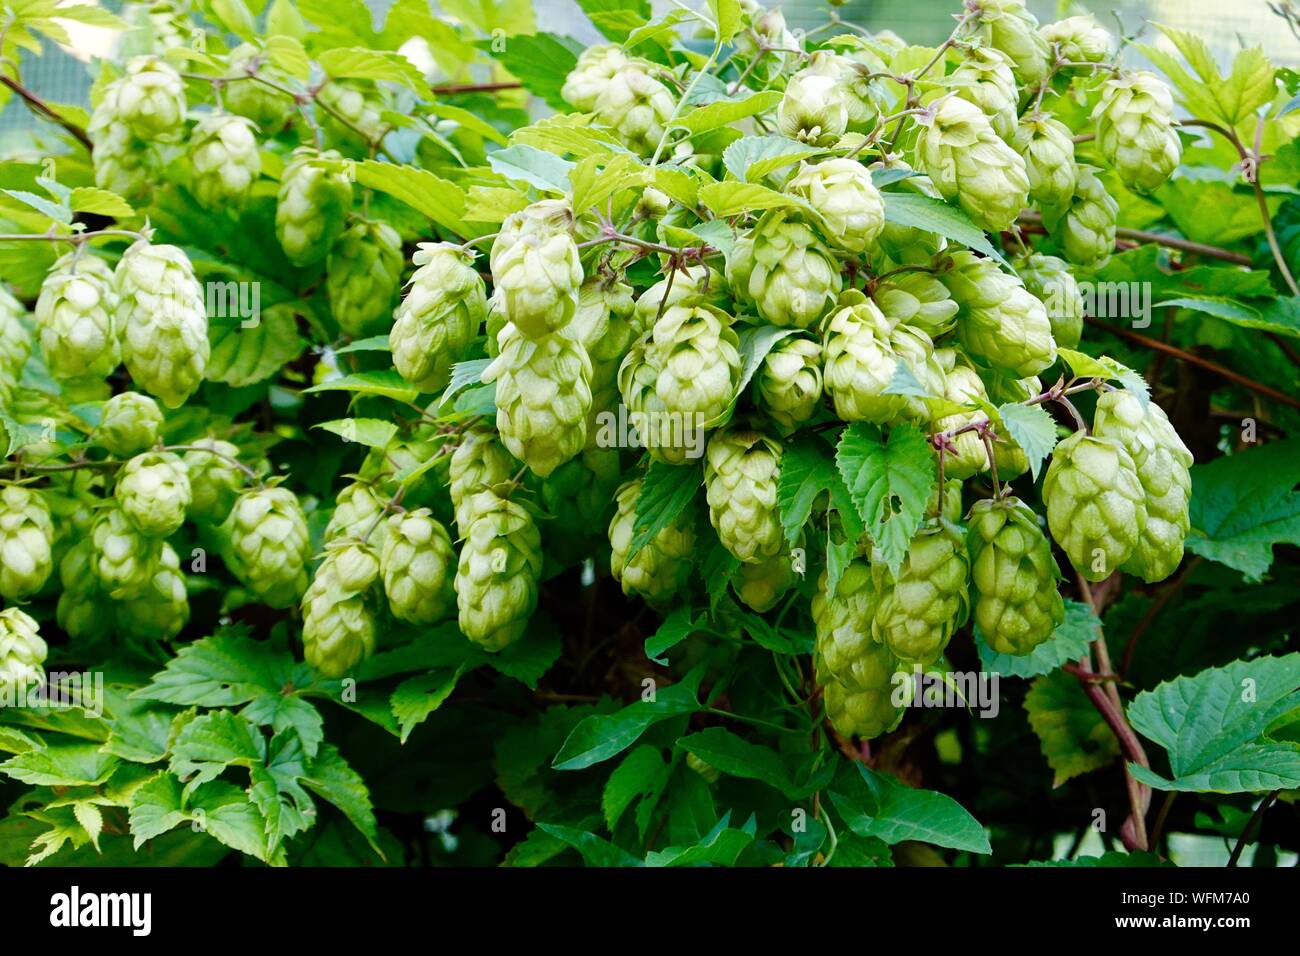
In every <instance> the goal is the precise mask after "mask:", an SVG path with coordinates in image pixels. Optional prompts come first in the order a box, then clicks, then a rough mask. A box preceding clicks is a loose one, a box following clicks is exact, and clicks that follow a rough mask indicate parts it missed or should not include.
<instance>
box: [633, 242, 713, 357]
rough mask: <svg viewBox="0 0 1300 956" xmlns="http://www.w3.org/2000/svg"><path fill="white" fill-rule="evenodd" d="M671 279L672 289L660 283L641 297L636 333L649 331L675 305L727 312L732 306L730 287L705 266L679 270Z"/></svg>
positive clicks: (637, 302)
mask: <svg viewBox="0 0 1300 956" xmlns="http://www.w3.org/2000/svg"><path fill="white" fill-rule="evenodd" d="M671 278H672V283H671V285H670V284H669V281H668V279H660V280H659V281H658V282H656V283H655V284H654V285H652V286H651V287H650V288H648V289H646V290H645V291H644V292H642V293H641V296H640V298H638V299H637V300H636V305H635V312H634V313H633V320H632V327H633V328H634V329H636V328H640V329H648V328H649V327H650V326H652V325H654V323H655V319H657V318H658V317H659V314H660V313H661V312H666V311H667V310H668V309H670V308H671V307H673V306H674V305H684V306H696V305H711V306H714V307H716V308H719V309H723V310H724V311H725V310H726V308H727V306H729V305H730V304H731V301H730V299H729V298H728V296H727V283H726V281H725V280H724V279H723V277H722V275H721V273H719V272H718V271H717V270H716V269H713V268H711V267H709V266H706V265H703V264H700V265H694V266H686V267H685V268H683V269H677V270H676V271H675V273H674V274H673V275H672V277H671ZM631 338H635V336H630V337H629V342H628V344H631ZM623 351H626V347H625V348H624V350H623Z"/></svg>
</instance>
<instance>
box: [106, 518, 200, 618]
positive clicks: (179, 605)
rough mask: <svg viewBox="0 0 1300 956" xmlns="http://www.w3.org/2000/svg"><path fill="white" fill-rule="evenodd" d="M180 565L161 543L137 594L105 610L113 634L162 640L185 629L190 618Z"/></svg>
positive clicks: (175, 557) (116, 602) (170, 548)
mask: <svg viewBox="0 0 1300 956" xmlns="http://www.w3.org/2000/svg"><path fill="white" fill-rule="evenodd" d="M180 567H181V564H180V557H179V556H178V555H177V554H176V552H175V551H174V550H173V549H172V547H171V545H169V544H167V543H166V542H163V544H162V545H161V547H160V548H159V551H158V557H157V561H156V563H155V564H154V565H153V567H152V568H151V569H150V570H151V574H150V576H149V579H148V581H146V582H145V584H144V586H143V587H142V588H141V590H140V591H139V593H138V594H135V595H134V596H132V597H128V598H125V599H123V600H120V601H115V602H114V603H113V605H112V607H111V608H110V609H109V610H110V613H111V621H112V625H113V627H114V628H115V630H116V632H117V633H119V634H121V635H122V636H123V637H126V638H128V639H133V640H140V641H146V640H163V641H166V640H171V639H172V638H173V637H175V636H176V635H177V634H179V633H180V632H181V631H182V630H184V629H185V625H186V624H188V623H189V620H190V601H189V594H188V592H187V590H186V587H185V576H184V575H183V574H181V570H180Z"/></svg>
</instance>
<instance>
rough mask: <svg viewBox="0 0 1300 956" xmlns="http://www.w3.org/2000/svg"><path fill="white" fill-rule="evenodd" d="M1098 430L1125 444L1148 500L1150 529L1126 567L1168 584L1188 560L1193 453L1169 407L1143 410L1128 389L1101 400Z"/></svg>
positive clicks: (1151, 580)
mask: <svg viewBox="0 0 1300 956" xmlns="http://www.w3.org/2000/svg"><path fill="white" fill-rule="evenodd" d="M1093 431H1094V433H1095V434H1096V435H1097V436H1098V437H1101V438H1108V439H1111V440H1113V441H1117V442H1119V443H1120V444H1121V445H1123V446H1124V448H1125V450H1126V451H1127V452H1128V453H1129V455H1130V457H1131V458H1132V459H1133V465H1134V467H1135V468H1136V469H1137V477H1138V481H1139V482H1140V483H1141V485H1142V490H1143V491H1144V492H1145V496H1146V511H1147V521H1146V526H1145V527H1144V528H1143V529H1142V533H1141V534H1140V535H1139V536H1138V540H1137V546H1136V547H1135V548H1134V550H1133V554H1132V556H1131V557H1130V558H1129V559H1128V560H1127V561H1125V562H1124V564H1123V565H1121V569H1122V570H1124V571H1128V572H1129V573H1130V574H1136V575H1137V576H1138V577H1140V578H1142V580H1144V581H1146V582H1147V583H1148V584H1152V583H1154V582H1156V581H1163V580H1164V579H1165V578H1167V577H1169V575H1171V574H1173V573H1174V571H1176V570H1177V569H1178V565H1179V564H1180V563H1181V562H1182V560H1183V539H1184V538H1186V537H1187V530H1188V528H1189V527H1190V519H1189V517H1188V510H1187V509H1188V503H1189V502H1190V500H1191V497H1192V477H1191V472H1190V471H1189V469H1190V468H1191V467H1192V461H1193V459H1192V453H1191V452H1190V451H1188V450H1187V446H1186V445H1185V444H1183V440H1182V439H1181V438H1179V437H1178V433H1177V432H1176V431H1174V427H1173V425H1171V424H1170V422H1169V418H1168V417H1167V416H1166V415H1165V412H1164V409H1162V408H1161V407H1160V406H1159V405H1157V404H1155V403H1154V402H1151V403H1149V404H1148V405H1147V407H1146V408H1143V407H1142V403H1141V402H1140V401H1139V400H1138V399H1137V398H1136V397H1135V396H1134V395H1132V394H1130V393H1129V392H1126V391H1110V392H1105V393H1103V394H1102V395H1101V397H1099V398H1098V399H1097V413H1096V417H1095V418H1094V420H1093Z"/></svg>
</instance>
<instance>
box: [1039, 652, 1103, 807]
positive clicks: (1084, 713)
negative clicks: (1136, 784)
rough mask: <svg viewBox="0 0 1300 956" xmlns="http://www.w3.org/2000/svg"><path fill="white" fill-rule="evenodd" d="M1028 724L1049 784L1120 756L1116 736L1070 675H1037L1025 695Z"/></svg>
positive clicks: (1093, 768) (1063, 673) (1097, 766)
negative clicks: (1049, 773) (1050, 774)
mask: <svg viewBox="0 0 1300 956" xmlns="http://www.w3.org/2000/svg"><path fill="white" fill-rule="evenodd" d="M1025 710H1026V711H1027V712H1028V714H1029V725H1030V726H1031V727H1033V728H1034V733H1035V734H1037V735H1038V743H1039V745H1040V746H1041V747H1042V750H1043V756H1044V757H1046V758H1047V763H1048V766H1050V767H1051V768H1052V771H1053V777H1052V786H1053V787H1059V786H1060V785H1061V784H1063V783H1065V782H1066V781H1067V780H1070V779H1072V778H1074V777H1077V776H1079V775H1080V774H1084V773H1087V772H1088V771H1090V770H1097V769H1099V768H1101V767H1105V766H1106V765H1108V764H1110V763H1111V762H1113V761H1114V760H1115V758H1116V757H1118V756H1119V745H1118V744H1117V743H1116V742H1115V735H1114V733H1112V732H1111V729H1110V727H1108V726H1107V724H1106V721H1104V720H1102V718H1101V715H1100V714H1099V713H1097V710H1096V708H1095V707H1093V706H1092V703H1091V701H1089V700H1088V697H1087V695H1086V694H1084V692H1083V688H1081V687H1080V686H1079V681H1078V679H1077V678H1075V677H1074V676H1073V675H1072V674H1067V673H1066V672H1065V671H1061V670H1057V671H1053V672H1052V673H1050V674H1046V675H1044V676H1042V677H1038V678H1036V679H1035V680H1034V682H1033V684H1031V685H1030V688H1029V691H1028V693H1026V694H1025Z"/></svg>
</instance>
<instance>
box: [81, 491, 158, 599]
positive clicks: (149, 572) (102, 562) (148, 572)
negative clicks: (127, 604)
mask: <svg viewBox="0 0 1300 956" xmlns="http://www.w3.org/2000/svg"><path fill="white" fill-rule="evenodd" d="M90 540H91V544H92V546H93V547H94V562H93V564H92V568H93V570H94V572H95V576H96V577H97V578H98V579H99V581H100V583H101V584H102V585H103V588H104V592H105V593H106V594H107V595H108V596H109V597H111V598H113V599H114V600H121V599H124V598H132V597H137V596H139V595H140V594H142V593H144V591H145V589H146V588H148V586H149V582H150V581H152V580H153V575H154V571H155V570H156V569H157V567H158V562H159V561H161V560H162V547H163V541H162V540H161V539H159V538H152V537H150V536H149V535H146V534H144V533H143V532H141V531H140V529H139V528H137V527H136V526H135V524H134V523H132V522H131V520H130V519H129V518H127V516H126V514H125V512H123V511H122V509H121V508H120V507H117V506H114V507H110V508H106V509H105V510H103V511H101V512H100V513H99V517H97V518H96V519H95V523H94V524H93V525H92V526H91V529H90Z"/></svg>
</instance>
